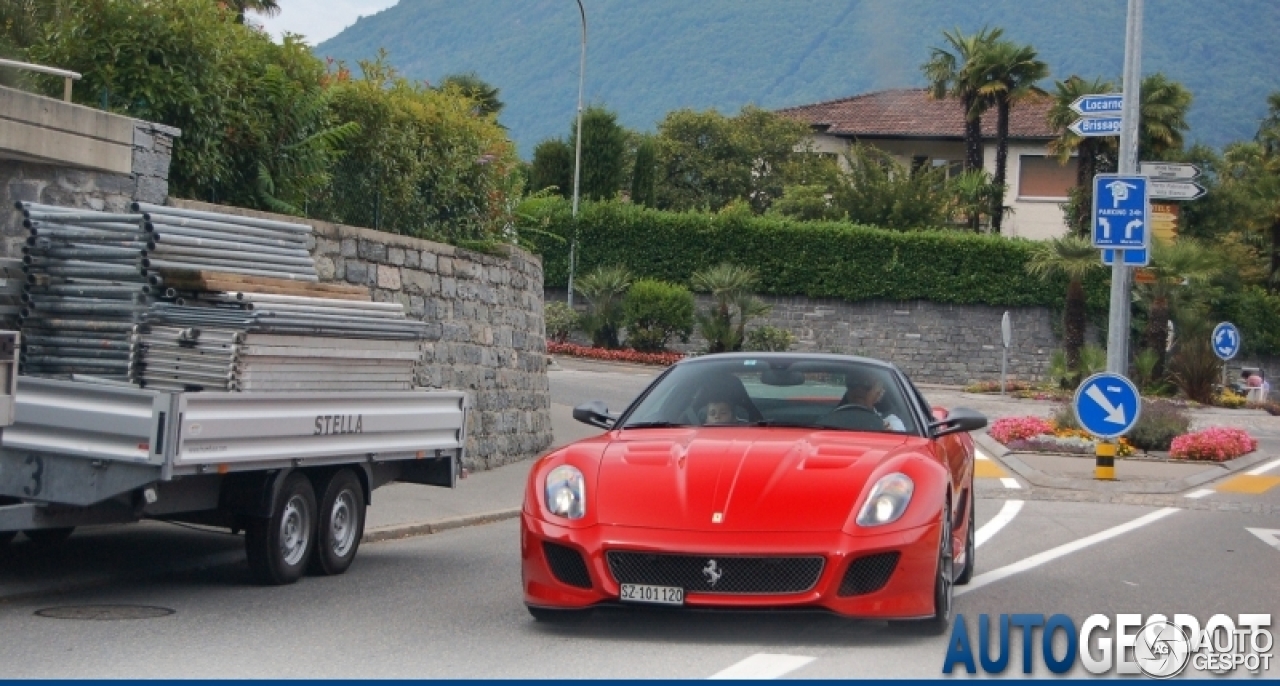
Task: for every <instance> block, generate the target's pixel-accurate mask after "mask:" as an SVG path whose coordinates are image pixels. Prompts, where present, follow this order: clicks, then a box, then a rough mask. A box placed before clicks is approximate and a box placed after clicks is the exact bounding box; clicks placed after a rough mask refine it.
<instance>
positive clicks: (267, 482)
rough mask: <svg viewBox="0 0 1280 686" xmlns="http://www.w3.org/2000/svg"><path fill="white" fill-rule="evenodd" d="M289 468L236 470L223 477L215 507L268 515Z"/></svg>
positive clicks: (238, 512) (259, 515) (225, 510)
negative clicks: (252, 470) (253, 470)
mask: <svg viewBox="0 0 1280 686" xmlns="http://www.w3.org/2000/svg"><path fill="white" fill-rule="evenodd" d="M291 471H292V470H289V469H273V470H269V471H263V472H237V473H233V474H228V475H227V476H226V477H225V478H223V480H222V492H221V494H220V496H219V498H218V503H219V505H218V508H219V509H221V510H223V511H224V512H228V513H231V514H235V515H241V516H245V517H259V518H266V517H270V516H271V513H272V512H273V511H274V509H275V505H276V497H277V496H278V495H279V493H280V487H281V486H282V485H283V484H284V480H285V477H287V476H288V475H289V473H290V472H291Z"/></svg>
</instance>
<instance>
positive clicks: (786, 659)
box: [711, 653, 815, 679]
mask: <svg viewBox="0 0 1280 686" xmlns="http://www.w3.org/2000/svg"><path fill="white" fill-rule="evenodd" d="M814 659H815V658H812V657H806V656H804V655H780V654H777V653H756V654H755V655H752V656H751V657H749V658H747V659H745V660H742V661H740V662H736V663H734V664H732V665H730V666H729V667H726V668H725V669H722V670H720V671H719V672H716V673H715V674H713V675H711V678H712V679H777V678H778V677H780V676H782V675H783V674H786V673H787V672H793V671H795V670H797V669H800V668H801V667H803V666H805V665H807V664H809V663H810V662H813V661H814Z"/></svg>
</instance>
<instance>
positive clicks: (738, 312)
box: [691, 262, 770, 353]
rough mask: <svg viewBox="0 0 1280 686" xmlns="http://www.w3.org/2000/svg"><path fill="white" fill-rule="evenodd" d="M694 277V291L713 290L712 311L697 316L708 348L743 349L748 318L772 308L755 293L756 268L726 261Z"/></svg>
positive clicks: (695, 274) (721, 350) (714, 350)
mask: <svg viewBox="0 0 1280 686" xmlns="http://www.w3.org/2000/svg"><path fill="white" fill-rule="evenodd" d="M691 280H692V282H693V289H694V290H695V291H700V292H704V293H710V294H711V298H712V300H713V301H714V304H713V305H712V307H711V309H710V311H708V312H700V313H698V315H697V317H696V318H697V321H698V328H699V330H700V332H701V333H702V337H703V338H705V339H707V346H708V347H707V352H710V353H722V352H734V351H739V350H742V344H743V342H744V341H745V340H746V326H747V322H748V321H750V320H751V319H752V318H754V317H759V316H762V315H764V314H766V313H768V312H769V309H770V308H769V306H768V305H765V304H764V303H763V302H761V301H760V300H759V299H758V298H756V297H755V295H754V293H753V290H754V289H755V287H756V282H757V276H756V272H755V270H753V269H749V268H747V267H742V266H739V265H736V264H729V263H727V262H726V263H723V264H719V265H716V266H715V267H710V268H708V269H704V270H702V271H699V272H694V274H693V277H692V279H691Z"/></svg>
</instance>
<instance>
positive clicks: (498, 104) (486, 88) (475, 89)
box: [440, 71, 506, 117]
mask: <svg viewBox="0 0 1280 686" xmlns="http://www.w3.org/2000/svg"><path fill="white" fill-rule="evenodd" d="M449 86H453V87H455V88H457V89H458V90H459V91H461V92H462V94H463V95H465V96H467V97H468V98H471V99H472V100H473V101H475V103H476V113H477V114H479V115H480V116H485V115H489V114H492V115H493V116H495V117H496V116H498V115H499V114H500V113H501V112H502V108H503V107H506V103H504V102H502V101H501V100H499V99H498V93H499V92H500V91H499V89H497V88H495V87H493V86H491V85H489V83H488V82H486V81H485V80H484V79H482V78H480V77H479V76H478V75H476V73H475V72H473V71H472V72H467V73H465V74H450V75H449V76H446V77H444V80H443V81H441V82H440V89H441V90H444V89H445V88H448V87H449Z"/></svg>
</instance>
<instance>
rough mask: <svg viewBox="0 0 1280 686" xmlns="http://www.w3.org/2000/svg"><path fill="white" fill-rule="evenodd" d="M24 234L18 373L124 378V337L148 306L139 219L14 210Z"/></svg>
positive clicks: (30, 206) (38, 208)
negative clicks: (19, 212) (21, 347)
mask: <svg viewBox="0 0 1280 686" xmlns="http://www.w3.org/2000/svg"><path fill="white" fill-rule="evenodd" d="M17 208H18V209H19V210H20V211H21V212H22V213H23V226H25V227H26V228H27V230H28V232H29V234H30V235H29V236H28V237H27V241H26V245H25V246H24V247H23V258H22V261H23V270H24V272H25V284H24V285H23V293H22V296H21V299H22V306H21V308H20V310H19V313H18V314H19V319H20V321H21V326H22V333H23V340H22V342H23V354H22V358H21V360H22V362H21V366H22V373H24V374H31V375H39V376H66V375H69V374H72V373H79V374H91V375H95V376H101V377H104V378H109V379H114V380H125V379H127V377H128V368H129V354H130V352H129V348H130V334H131V331H132V329H133V326H134V325H135V324H136V323H137V322H138V321H140V319H141V315H142V313H143V312H145V311H146V309H147V307H148V306H149V305H150V301H151V299H150V293H151V287H150V286H149V285H148V283H147V279H146V275H145V273H144V271H143V270H142V269H141V268H140V266H139V265H138V259H139V257H140V256H141V255H142V254H143V251H145V250H146V249H147V247H148V246H149V245H151V243H150V240H149V239H148V232H147V230H146V229H145V228H144V227H143V226H142V222H141V217H139V216H138V215H132V214H118V213H110V212H95V211H92V210H75V209H68V208H63V207H55V206H51V205H40V204H37V203H26V202H20V203H17Z"/></svg>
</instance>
